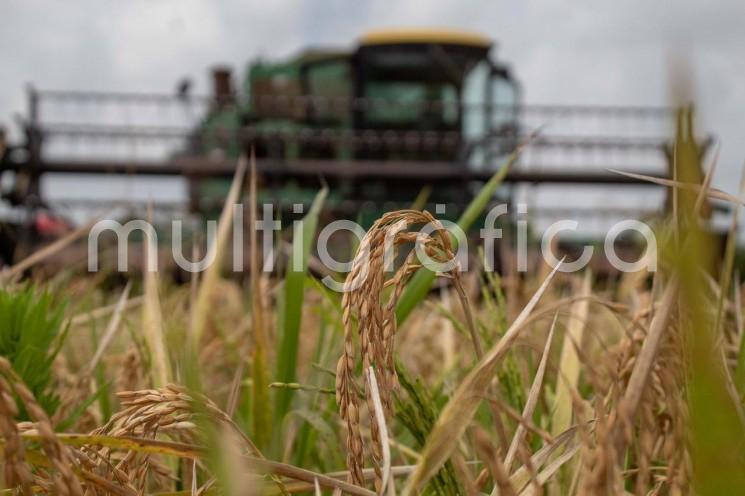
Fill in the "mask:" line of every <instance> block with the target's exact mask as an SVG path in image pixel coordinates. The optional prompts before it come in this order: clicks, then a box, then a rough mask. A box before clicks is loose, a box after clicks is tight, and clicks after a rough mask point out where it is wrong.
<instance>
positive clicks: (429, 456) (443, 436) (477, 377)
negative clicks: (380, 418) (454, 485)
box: [402, 260, 563, 495]
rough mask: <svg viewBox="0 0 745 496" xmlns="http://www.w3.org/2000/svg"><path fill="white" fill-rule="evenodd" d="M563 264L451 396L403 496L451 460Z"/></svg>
mask: <svg viewBox="0 0 745 496" xmlns="http://www.w3.org/2000/svg"><path fill="white" fill-rule="evenodd" d="M561 263H563V260H562V262H560V263H559V264H557V266H556V267H555V268H554V269H553V270H552V271H551V273H550V274H549V275H548V277H546V279H545V280H544V281H543V283H542V284H541V286H540V287H539V288H538V291H536V292H535V294H534V295H533V297H532V298H531V299H530V301H529V302H528V304H527V305H526V306H525V308H523V310H522V312H520V314H519V315H518V316H517V318H516V319H515V321H514V322H513V323H512V325H511V326H510V328H509V329H507V332H505V334H504V336H502V339H500V340H499V341H498V342H497V343H496V344H495V345H494V346H493V347H492V348H491V350H489V352H488V353H486V354H485V355H484V357H483V358H482V359H481V360H479V363H478V364H477V365H476V366H475V367H474V368H473V369H472V370H471V372H470V373H469V374H468V375H467V376H466V378H465V379H464V380H463V381H462V382H461V384H460V385H459V386H458V389H457V390H456V391H455V393H454V394H453V395H452V396H451V398H450V401H448V403H447V405H445V408H444V409H443V410H442V413H440V417H439V418H438V419H437V423H436V424H435V426H434V428H433V429H432V432H431V433H430V435H429V438H428V439H427V444H426V445H425V447H424V451H423V452H422V458H421V459H420V460H419V463H417V466H416V469H415V471H414V473H413V474H411V475H410V476H409V478H408V480H407V482H406V486H405V487H404V490H403V492H402V494H404V495H410V494H416V492H417V491H418V489H419V487H421V486H422V485H423V484H425V483H426V482H427V481H428V480H429V479H430V478H431V477H432V476H433V475H434V474H435V473H437V471H438V470H439V469H440V467H442V465H443V464H444V463H445V462H446V461H447V460H448V458H449V457H450V455H451V453H452V452H453V450H454V449H455V447H456V445H457V443H458V440H459V439H460V437H461V435H462V434H463V432H464V431H465V429H466V428H467V427H468V424H469V423H470V421H471V418H472V417H473V415H474V414H475V413H476V409H477V408H478V406H479V403H480V401H481V398H482V397H483V395H484V394H485V393H486V392H487V390H488V388H489V384H490V383H491V380H492V378H493V377H494V370H495V369H496V367H497V365H498V364H499V361H500V360H501V358H502V357H503V356H504V355H505V354H506V353H507V351H509V349H510V347H511V346H512V344H513V343H514V342H515V339H516V338H517V336H518V335H519V334H520V331H521V330H522V329H523V328H524V324H525V321H526V320H527V319H528V316H529V315H530V313H531V312H532V311H533V309H534V308H535V306H536V305H537V304H538V301H539V300H540V299H541V296H543V293H544V292H545V291H546V288H548V285H549V283H550V282H551V280H552V279H553V277H554V275H555V274H556V271H557V270H558V269H559V267H561Z"/></svg>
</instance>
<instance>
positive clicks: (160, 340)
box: [142, 207, 171, 388]
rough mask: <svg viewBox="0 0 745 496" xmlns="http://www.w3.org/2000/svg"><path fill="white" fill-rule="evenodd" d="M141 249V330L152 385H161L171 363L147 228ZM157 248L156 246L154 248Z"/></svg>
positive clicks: (169, 370) (151, 243) (168, 377)
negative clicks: (143, 259)
mask: <svg viewBox="0 0 745 496" xmlns="http://www.w3.org/2000/svg"><path fill="white" fill-rule="evenodd" d="M150 208H151V207H148V209H149V213H148V217H149V218H152V211H150ZM144 232H145V240H144V243H143V250H144V251H145V263H144V264H143V268H142V270H143V279H144V286H145V289H144V295H143V297H144V301H143V306H142V331H143V335H144V337H145V343H146V344H147V348H148V352H149V353H150V373H151V377H152V381H153V386H154V387H156V388H158V387H163V386H165V385H166V384H168V383H169V382H170V381H171V364H170V360H169V359H168V353H166V342H165V334H164V332H163V312H162V310H161V307H160V297H159V296H158V285H159V283H158V272H157V271H155V270H149V269H150V258H151V257H154V256H157V253H153V252H151V250H152V248H153V246H154V245H155V244H156V242H155V241H154V240H152V239H151V233H150V231H148V230H147V229H146V230H145V231H144ZM156 250H157V248H156Z"/></svg>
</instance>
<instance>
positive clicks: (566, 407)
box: [551, 271, 592, 436]
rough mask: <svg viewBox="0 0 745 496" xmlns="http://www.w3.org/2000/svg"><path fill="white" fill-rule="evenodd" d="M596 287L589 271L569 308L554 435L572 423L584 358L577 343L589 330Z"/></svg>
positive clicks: (557, 381)
mask: <svg viewBox="0 0 745 496" xmlns="http://www.w3.org/2000/svg"><path fill="white" fill-rule="evenodd" d="M591 289H592V276H591V274H590V272H589V271H588V272H586V273H585V278H584V280H583V281H582V288H581V290H580V297H581V298H580V299H579V300H577V301H575V302H574V303H572V306H571V307H570V310H569V323H568V325H567V330H566V334H565V335H564V342H563V344H562V345H561V358H560V359H559V371H558V373H557V376H556V400H555V403H554V413H553V416H552V419H551V435H553V436H555V435H557V434H559V433H561V432H564V431H565V430H567V429H568V428H569V426H570V425H571V424H572V410H573V408H572V406H573V403H572V394H571V390H572V389H575V388H576V387H577V381H578V380H579V372H580V365H581V364H580V360H579V356H578V355H577V350H576V348H575V346H579V345H580V344H581V343H582V336H583V334H584V332H585V323H586V322H587V316H588V313H589V308H590V301H589V299H587V298H585V297H589V296H590V291H591Z"/></svg>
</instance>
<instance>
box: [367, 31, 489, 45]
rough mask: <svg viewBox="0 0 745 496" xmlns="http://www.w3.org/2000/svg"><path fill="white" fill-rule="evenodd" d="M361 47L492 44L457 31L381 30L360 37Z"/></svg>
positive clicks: (479, 36)
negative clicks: (423, 44) (406, 44)
mask: <svg viewBox="0 0 745 496" xmlns="http://www.w3.org/2000/svg"><path fill="white" fill-rule="evenodd" d="M359 42H360V45H396V44H405V43H442V44H450V45H467V46H478V47H489V46H491V44H492V42H491V40H490V39H489V38H487V37H486V36H483V35H480V34H477V33H471V32H469V31H460V30H455V29H421V28H414V29H380V30H375V31H370V32H368V33H365V34H364V35H362V36H361V37H360V40H359Z"/></svg>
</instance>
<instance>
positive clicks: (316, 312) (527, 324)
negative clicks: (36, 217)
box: [0, 136, 745, 496]
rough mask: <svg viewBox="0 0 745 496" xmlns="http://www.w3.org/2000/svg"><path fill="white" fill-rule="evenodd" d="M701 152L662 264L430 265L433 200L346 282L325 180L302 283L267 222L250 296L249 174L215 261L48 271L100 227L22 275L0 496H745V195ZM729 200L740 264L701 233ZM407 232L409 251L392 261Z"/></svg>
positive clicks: (677, 205) (483, 200)
mask: <svg viewBox="0 0 745 496" xmlns="http://www.w3.org/2000/svg"><path fill="white" fill-rule="evenodd" d="M689 145H690V143H688V142H687V141H686V140H685V139H684V137H683V136H678V141H677V142H676V153H677V155H676V158H677V162H676V167H677V169H676V171H677V177H676V179H674V180H668V181H667V183H666V185H667V186H668V187H669V188H670V189H671V191H674V194H673V195H672V198H673V205H672V207H671V208H670V209H669V211H668V212H667V213H666V217H665V218H664V219H661V221H660V222H658V223H657V224H656V225H655V229H656V231H655V235H656V238H657V244H658V270H656V271H654V272H648V271H639V272H634V273H623V274H618V275H615V276H612V277H605V276H603V277H601V276H599V275H598V274H593V273H592V272H590V271H582V272H575V273H564V272H561V271H560V270H559V269H560V268H561V265H558V266H557V267H551V266H549V265H547V264H545V263H540V262H537V263H534V264H533V266H531V267H530V268H529V269H530V270H528V271H527V272H526V273H525V274H518V273H517V272H516V271H514V270H511V269H510V267H513V266H514V261H512V260H508V263H506V264H504V267H506V268H505V270H503V271H502V272H501V273H499V272H494V271H489V270H485V269H484V268H483V267H471V268H470V269H469V270H468V271H464V272H460V271H458V270H457V267H456V268H453V269H451V270H448V271H443V272H440V273H434V272H431V271H429V270H428V269H427V268H426V267H422V266H421V265H420V264H419V262H418V261H417V259H416V258H415V257H413V256H412V255H411V253H413V252H410V253H409V251H407V247H409V248H410V246H411V245H412V244H413V243H414V242H415V241H416V240H417V239H419V238H418V234H417V232H418V228H419V226H421V225H422V224H426V223H430V222H432V223H434V224H435V225H436V226H439V227H438V228H437V229H436V230H435V231H434V232H433V233H432V234H431V235H430V236H429V237H427V238H426V239H423V240H422V246H423V250H424V251H425V252H426V254H427V255H428V256H429V257H430V258H432V259H434V260H435V261H447V260H450V259H451V258H452V255H453V252H454V250H455V249H456V246H455V242H456V241H455V239H454V238H453V237H452V236H451V235H450V234H449V232H448V231H447V230H446V229H445V228H444V227H442V225H441V224H439V221H437V220H436V219H435V218H434V217H433V216H432V215H431V214H430V213H428V212H426V211H422V210H419V209H415V208H412V209H410V210H402V211H395V212H388V213H386V214H384V215H383V216H382V217H381V218H380V219H379V220H378V221H377V222H376V223H375V224H374V225H373V226H372V227H371V228H370V229H369V230H368V231H367V233H366V234H365V236H364V238H363V239H362V240H361V242H360V243H359V244H358V245H357V246H356V247H355V250H354V258H353V263H352V270H351V271H350V272H349V273H348V274H346V278H345V281H346V284H347V287H348V288H352V289H350V290H348V291H346V292H343V293H341V292H336V291H332V290H330V289H329V288H328V287H327V286H326V285H324V284H323V283H322V282H321V281H320V280H319V277H318V276H317V274H316V273H315V272H314V271H313V270H311V269H309V267H312V266H313V264H314V263H315V259H314V255H313V252H312V250H311V241H312V239H313V237H314V235H315V233H316V231H317V229H318V223H319V220H318V218H319V214H320V211H321V209H322V205H323V201H324V195H325V191H321V192H319V194H318V196H317V198H316V201H315V202H314V204H313V207H312V208H311V209H310V210H309V211H308V213H307V214H306V217H305V220H306V222H304V224H303V227H302V230H303V232H302V233H300V232H299V231H296V232H295V233H289V234H290V236H289V239H288V241H289V242H290V243H293V244H294V246H293V247H292V250H290V251H289V253H290V254H289V259H288V260H287V262H286V264H285V265H286V267H288V269H287V270H285V271H284V273H272V274H267V273H262V272H261V271H260V270H258V267H260V263H261V257H260V254H259V250H258V249H257V246H258V239H257V236H256V234H255V231H252V234H251V236H250V238H251V239H250V244H251V247H252V250H251V257H250V258H251V263H250V267H248V272H249V277H248V279H246V280H245V281H244V282H239V281H237V280H236V279H235V278H231V277H227V276H226V274H225V271H224V265H225V260H227V258H228V256H227V255H228V246H229V244H230V229H229V226H230V221H231V215H232V214H231V212H232V209H231V208H228V207H229V206H230V205H232V204H234V203H236V202H237V201H239V200H240V199H241V198H243V201H244V202H248V203H249V204H250V205H251V206H252V208H251V211H250V217H251V218H252V219H255V218H256V201H255V198H256V178H255V177H254V175H253V174H251V168H250V167H247V166H246V161H242V165H241V166H239V168H238V170H237V172H236V178H235V180H234V182H233V187H232V188H231V191H230V194H229V195H228V198H227V199H226V206H228V207H226V208H225V209H224V211H223V214H222V216H221V218H220V221H219V225H218V228H217V234H216V237H215V239H214V249H215V252H216V260H217V261H218V262H216V263H213V264H212V265H210V267H209V268H208V269H207V270H206V271H204V272H201V273H197V274H195V275H194V276H193V277H192V280H191V282H190V283H188V284H181V285H177V284H175V283H173V282H172V281H171V280H169V279H168V278H166V277H162V274H159V273H158V272H150V271H144V272H143V273H142V274H141V275H139V274H135V275H126V274H124V275H123V274H118V273H116V272H114V271H113V269H112V270H102V271H99V272H97V273H91V274H87V273H85V272H83V271H79V270H72V269H70V270H62V271H60V272H59V273H58V274H54V275H52V276H45V277H43V278H41V277H35V276H34V268H35V267H36V266H37V265H38V264H39V263H41V262H43V261H44V260H45V259H47V258H49V257H53V256H54V254H55V252H56V251H58V250H60V249H61V248H63V247H64V246H66V245H69V244H72V243H75V242H78V241H79V240H80V238H82V237H84V236H85V234H86V232H87V230H88V229H89V228H90V226H84V227H83V228H81V229H80V230H78V231H76V232H74V233H71V234H70V235H68V236H67V237H66V238H63V239H61V240H60V241H58V242H57V243H55V244H54V245H52V246H50V247H48V248H45V249H43V250H42V251H41V252H38V253H36V254H34V255H32V256H31V257H29V258H28V259H26V260H24V261H21V262H19V263H18V264H17V265H16V266H13V267H12V268H10V269H6V270H5V272H3V273H2V274H0V280H1V281H2V289H1V290H0V355H2V357H0V435H1V436H2V454H3V470H2V479H3V487H5V488H6V489H4V491H3V493H4V494H23V495H29V494H60V495H83V494H85V495H104V494H115V495H127V496H128V495H132V496H134V495H143V494H146V495H163V496H165V495H194V494H200V495H201V494H204V495H207V494H220V495H223V494H224V495H253V494H256V495H259V494H296V493H298V494H354V495H373V494H381V495H383V494H385V495H394V494H404V495H414V494H432V495H461V494H462V495H480V494H489V495H504V496H509V495H533V494H549V495H560V494H603V495H605V494H645V495H646V494H703V495H725V494H726V495H735V494H745V443H744V442H745V412H744V411H743V402H742V398H743V394H744V393H745V352H743V351H742V347H743V299H742V281H741V280H740V278H739V274H737V273H736V271H735V269H734V267H735V253H736V225H737V209H738V206H739V205H740V204H741V203H742V200H740V199H739V198H736V197H732V196H729V195H727V194H725V193H722V192H721V191H717V190H714V189H712V188H711V187H710V180H711V175H712V174H713V170H714V167H713V166H711V167H709V169H708V170H707V173H706V175H705V177H704V178H703V179H702V181H701V182H700V183H695V182H691V181H688V180H686V179H687V178H690V177H693V175H692V172H691V171H692V170H693V169H694V168H697V167H699V164H698V158H697V157H695V154H694V153H693V151H695V150H693V151H692V148H691V147H690V146H689ZM509 165H510V163H509V162H508V163H506V164H505V166H504V167H503V168H502V169H501V170H500V171H499V172H498V173H497V174H496V175H495V176H494V178H493V179H492V181H490V182H489V183H488V184H487V185H485V186H484V189H483V190H482V192H481V193H480V194H479V195H478V196H477V197H476V198H474V199H473V202H472V203H471V204H470V205H469V207H468V208H467V209H466V211H465V212H464V214H463V215H462V217H461V218H460V219H459V222H458V223H459V225H460V226H461V227H462V228H463V229H464V230H468V229H469V228H472V227H473V224H474V222H475V221H476V219H477V217H478V216H479V215H481V213H482V212H483V211H484V209H485V208H486V207H487V205H488V203H489V201H490V199H491V198H492V196H493V193H494V190H495V189H496V188H497V187H498V185H499V183H500V181H501V180H502V178H503V177H504V173H505V172H506V170H507V168H508V167H509ZM244 176H245V177H244ZM244 179H246V182H247V183H248V187H247V188H246V189H245V191H243V188H242V186H243V183H244ZM713 200H716V201H723V202H726V203H728V204H729V206H730V208H731V209H732V210H733V217H734V220H733V223H732V228H731V230H730V233H729V238H728V242H727V245H726V247H725V250H724V253H723V254H720V253H718V252H717V251H716V250H715V249H714V248H713V245H712V243H711V240H710V239H709V237H708V235H707V231H706V229H705V221H704V217H705V216H706V209H707V205H708V203H709V201H713ZM293 234H294V235H293ZM299 234H303V236H299ZM386 239H392V240H393V246H394V247H395V248H396V249H398V250H400V251H401V253H402V256H401V257H398V258H397V260H398V263H397V264H396V266H395V270H393V271H390V272H388V271H386V270H385V268H386V266H385V259H386V250H385V247H386V244H385V240H386ZM146 241H147V240H146ZM141 249H143V250H145V260H147V259H148V257H152V256H153V253H151V252H150V249H149V248H148V243H147V242H145V243H143V244H142V245H141ZM407 253H409V255H406V254H407ZM293 267H298V268H299V270H292V269H291V268H293ZM252 269H253V270H252ZM29 274H30V275H29ZM342 281H343V279H342V278H341V277H339V278H337V282H339V283H341V282H342ZM435 283H437V284H435Z"/></svg>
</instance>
